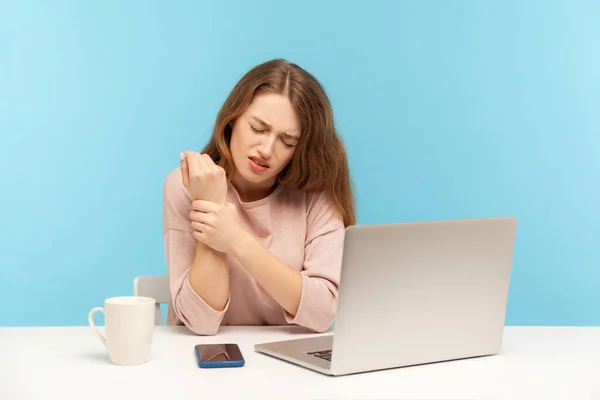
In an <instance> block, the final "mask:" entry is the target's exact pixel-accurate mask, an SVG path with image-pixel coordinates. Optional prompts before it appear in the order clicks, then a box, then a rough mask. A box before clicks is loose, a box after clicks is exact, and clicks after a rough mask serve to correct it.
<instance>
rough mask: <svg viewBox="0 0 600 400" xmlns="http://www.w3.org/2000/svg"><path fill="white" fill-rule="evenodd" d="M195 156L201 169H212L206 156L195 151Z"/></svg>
mask: <svg viewBox="0 0 600 400" xmlns="http://www.w3.org/2000/svg"><path fill="white" fill-rule="evenodd" d="M194 156H195V157H196V161H197V162H198V165H199V166H200V170H202V171H207V170H209V169H210V165H209V164H208V163H207V162H206V159H205V158H204V155H203V154H200V153H194ZM209 158H210V157H209Z"/></svg>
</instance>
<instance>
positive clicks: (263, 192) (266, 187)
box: [231, 174, 277, 203]
mask: <svg viewBox="0 0 600 400" xmlns="http://www.w3.org/2000/svg"><path fill="white" fill-rule="evenodd" d="M231 184H232V185H233V187H235V189H236V190H237V192H238V194H239V196H240V199H241V200H242V201H243V202H244V203H250V202H253V201H257V200H261V199H264V198H265V197H267V196H268V195H270V194H271V193H273V191H274V190H275V189H276V188H277V180H273V181H268V182H261V183H250V182H248V181H246V180H244V179H243V178H242V177H241V176H239V175H238V174H236V175H235V176H234V177H233V179H232V180H231Z"/></svg>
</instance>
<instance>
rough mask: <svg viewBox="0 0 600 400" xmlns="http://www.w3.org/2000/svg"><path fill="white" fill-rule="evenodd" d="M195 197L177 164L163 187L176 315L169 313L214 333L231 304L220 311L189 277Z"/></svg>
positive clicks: (173, 320) (201, 331)
mask: <svg viewBox="0 0 600 400" xmlns="http://www.w3.org/2000/svg"><path fill="white" fill-rule="evenodd" d="M190 207H191V201H190V200H189V198H188V196H187V192H186V190H185V187H184V186H183V184H182V182H181V170H180V169H179V168H177V169H176V170H174V171H173V172H171V173H170V174H169V176H168V177H167V179H166V180H165V184H164V189H163V235H164V242H165V255H166V261H167V274H168V277H169V290H170V295H171V298H170V300H171V304H170V307H169V310H172V311H173V313H174V316H173V317H174V318H173V317H167V322H168V323H169V324H171V325H175V324H177V320H179V321H181V322H182V323H183V324H184V325H185V326H187V327H188V328H189V329H190V330H191V331H192V332H194V333H196V334H199V335H214V334H216V333H217V332H218V329H219V326H220V325H221V321H222V320H223V317H224V315H225V312H226V311H227V309H228V307H229V299H228V300H227V303H226V305H225V309H224V310H222V311H217V310H215V309H213V308H212V307H211V306H209V305H208V304H207V303H206V302H205V301H204V299H202V297H200V296H199V295H198V294H197V293H196V292H195V291H194V289H192V286H191V285H190V282H189V280H188V273H189V270H190V267H191V265H192V262H193V260H194V255H195V253H196V247H197V241H196V239H194V238H193V236H192V228H191V225H190V224H191V220H190V217H189V213H190Z"/></svg>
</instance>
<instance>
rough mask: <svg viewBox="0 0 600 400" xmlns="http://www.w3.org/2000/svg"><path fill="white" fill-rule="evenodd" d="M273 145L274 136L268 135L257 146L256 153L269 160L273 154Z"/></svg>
mask: <svg viewBox="0 0 600 400" xmlns="http://www.w3.org/2000/svg"><path fill="white" fill-rule="evenodd" d="M273 146H275V137H274V136H268V137H266V138H265V139H264V140H263V141H262V142H261V144H260V146H259V147H258V154H259V156H260V157H262V158H264V159H265V160H269V158H271V156H272V155H273Z"/></svg>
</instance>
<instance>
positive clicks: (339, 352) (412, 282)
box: [255, 217, 517, 375]
mask: <svg viewBox="0 0 600 400" xmlns="http://www.w3.org/2000/svg"><path fill="white" fill-rule="evenodd" d="M516 229H517V221H516V219H515V218H513V217H506V218H484V219H469V220H454V221H435V222H416V223H397V224H383V225H362V226H360V225H359V226H356V225H355V226H351V227H349V228H347V229H346V235H345V239H344V253H343V260H342V272H341V278H340V287H339V302H338V312H337V318H336V322H335V326H334V334H319V335H315V336H314V337H310V338H306V339H295V340H286V341H280V342H270V343H262V344H257V345H255V351H257V352H261V353H265V354H268V355H271V356H274V357H278V358H280V359H282V360H286V361H289V362H292V363H296V364H299V365H301V366H304V367H306V368H310V369H313V370H316V371H319V372H322V373H324V374H328V375H346V374H353V373H359V372H366V371H375V370H381V369H388V368H396V367H404V366H411V365H418V364H425V363H432V362H440V361H450V360H458V359H465V358H471V357H479V356H486V355H493V354H497V353H499V351H500V348H501V344H502V334H503V329H504V323H505V314H506V306H507V297H508V290H509V282H510V271H511V267H512V258H513V248H514V243H515V236H516Z"/></svg>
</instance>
